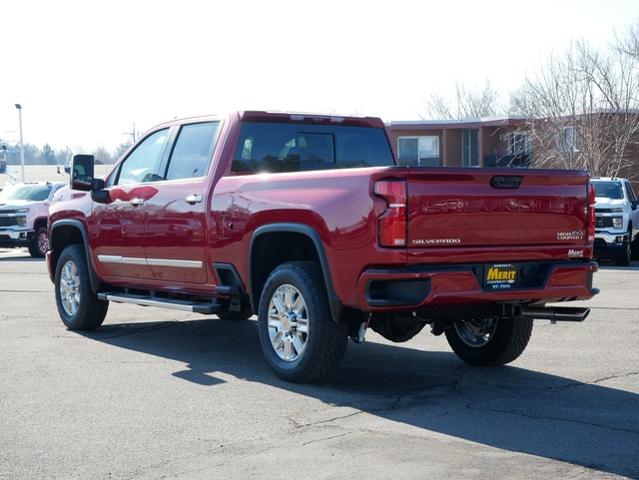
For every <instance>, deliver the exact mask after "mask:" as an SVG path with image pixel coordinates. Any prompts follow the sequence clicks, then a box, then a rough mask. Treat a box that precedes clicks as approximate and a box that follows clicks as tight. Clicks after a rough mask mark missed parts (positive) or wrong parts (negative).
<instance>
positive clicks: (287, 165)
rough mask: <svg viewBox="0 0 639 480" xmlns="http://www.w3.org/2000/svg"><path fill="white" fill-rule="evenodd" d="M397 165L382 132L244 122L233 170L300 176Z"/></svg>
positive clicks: (373, 129)
mask: <svg viewBox="0 0 639 480" xmlns="http://www.w3.org/2000/svg"><path fill="white" fill-rule="evenodd" d="M393 164H394V162H393V155H392V153H391V150H390V146H389V144H388V141H387V139H386V135H385V133H384V130H383V129H381V128H370V127H351V126H341V125H339V126H332V125H309V124H293V123H267V122H244V123H242V127H241V129H240V138H239V141H238V144H237V148H236V150H235V155H234V157H233V165H232V170H233V172H237V173H257V172H260V173H272V172H299V171H309V170H329V169H334V168H358V167H379V166H392V165H393Z"/></svg>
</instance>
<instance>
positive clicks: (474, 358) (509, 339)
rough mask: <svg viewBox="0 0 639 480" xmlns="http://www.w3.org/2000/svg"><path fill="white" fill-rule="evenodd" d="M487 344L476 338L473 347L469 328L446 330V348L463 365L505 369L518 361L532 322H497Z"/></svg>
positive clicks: (503, 320) (461, 326) (520, 319)
mask: <svg viewBox="0 0 639 480" xmlns="http://www.w3.org/2000/svg"><path fill="white" fill-rule="evenodd" d="M495 322H496V324H495V326H494V329H493V330H492V333H491V334H490V336H489V338H488V340H486V339H483V341H482V339H481V337H477V341H476V344H475V345H472V343H473V342H472V339H473V337H472V333H470V334H469V333H467V332H468V330H469V327H468V324H466V323H465V322H457V323H456V324H455V325H454V326H453V327H450V328H449V329H447V330H446V340H448V344H449V345H450V347H451V348H452V349H453V351H454V352H455V353H456V354H457V356H458V357H459V358H461V359H462V360H463V361H464V362H466V363H468V364H470V365H477V366H494V365H505V364H507V363H510V362H512V361H513V360H515V359H516V358H517V357H519V356H520V355H521V354H522V353H523V351H524V350H525V349H526V346H527V345H528V341H529V340H530V334H531V333H532V327H533V323H532V322H533V321H532V320H531V319H523V318H516V319H511V318H509V319H496V320H495Z"/></svg>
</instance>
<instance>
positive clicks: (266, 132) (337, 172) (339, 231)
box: [47, 112, 597, 382]
mask: <svg viewBox="0 0 639 480" xmlns="http://www.w3.org/2000/svg"><path fill="white" fill-rule="evenodd" d="M71 173H72V174H71V180H70V183H71V185H70V187H71V188H70V189H63V191H62V192H60V193H59V194H58V195H57V196H56V198H55V200H54V202H53V205H52V206H51V210H50V221H49V251H48V253H47V263H48V268H49V273H50V276H51V279H52V281H53V282H54V283H55V296H56V302H57V307H58V311H59V314H60V317H61V319H62V321H63V323H64V324H65V325H66V326H67V328H70V329H95V328H97V327H99V326H100V325H101V324H102V322H103V320H104V317H105V315H106V313H107V308H108V305H109V302H125V303H133V304H138V305H147V306H148V305H151V306H159V307H167V308H174V309H180V310H186V311H191V312H198V313H203V314H216V315H218V316H219V317H221V318H223V319H228V320H243V319H247V318H249V317H250V316H251V315H253V314H256V315H257V317H258V325H259V328H258V331H259V337H260V343H261V346H262V349H263V352H264V355H265V357H266V360H267V361H268V363H269V365H270V367H271V368H272V369H273V370H274V371H275V373H276V374H277V375H279V376H280V377H282V378H284V379H286V380H290V381H298V382H302V381H312V380H316V379H319V378H321V377H324V376H325V375H327V374H329V373H330V372H331V371H332V370H334V369H335V368H336V367H338V366H339V364H340V362H341V360H342V358H343V355H344V352H345V348H346V344H347V340H348V337H350V338H351V339H353V340H354V341H356V342H361V341H363V339H364V334H365V332H366V329H367V328H368V327H371V328H372V329H373V330H375V331H376V332H378V333H380V334H381V335H383V336H384V337H386V338H388V339H390V340H392V341H396V342H403V341H406V340H408V339H410V338H412V337H413V336H414V335H415V334H417V333H418V332H419V331H420V330H422V328H424V326H425V325H429V326H430V327H431V330H432V332H433V333H435V334H441V333H444V334H445V336H446V338H447V340H448V342H449V344H450V346H451V347H452V349H453V350H454V351H455V353H456V354H457V355H458V356H459V357H460V358H461V359H463V360H464V361H466V362H468V363H470V364H474V365H500V364H505V363H508V362H511V361H512V360H514V359H515V358H517V357H518V356H519V355H520V354H521V353H522V352H523V350H524V348H525V347H526V344H527V343H528V339H529V337H530V334H531V330H532V321H533V319H546V320H551V321H556V320H567V321H581V320H583V319H584V318H585V317H586V315H587V314H588V309H585V308H575V307H572V308H571V307H557V306H555V307H551V306H547V305H546V304H547V303H551V302H553V303H555V302H565V301H570V300H584V299H589V298H591V297H592V296H593V295H594V294H596V293H597V290H596V289H594V288H593V287H592V277H593V272H595V271H596V270H597V265H596V263H593V262H592V260H591V258H592V249H593V238H594V233H595V215H594V214H595V211H594V202H595V196H594V192H593V191H592V190H591V189H589V186H588V175H587V173H586V172H582V171H561V170H552V171H551V170H528V169H525V170H524V169H521V170H519V169H484V168H419V167H402V166H397V165H396V161H395V159H394V156H393V153H392V150H391V147H390V145H389V141H388V137H387V135H386V131H385V128H384V124H383V123H382V121H381V120H379V119H376V118H369V117H367V118H353V117H335V116H315V115H295V114H281V113H277V114H276V113H267V112H242V113H235V114H233V115H230V116H228V117H226V118H222V119H221V118H212V117H202V118H192V119H186V120H176V121H172V122H169V123H166V124H162V125H159V126H157V127H155V128H154V129H152V130H151V131H149V132H148V133H147V134H146V135H145V136H144V137H143V138H142V139H141V140H140V141H139V142H137V144H136V145H134V146H132V147H131V148H130V149H129V150H128V151H127V152H125V154H124V155H123V156H122V158H121V159H120V160H119V161H118V162H117V164H116V165H114V167H113V169H112V170H111V171H110V172H109V173H108V174H107V175H106V177H105V178H104V179H98V178H94V175H93V158H92V157H91V156H82V155H78V156H76V157H75V158H74V160H73V165H72V172H71ZM229 328H231V327H230V326H229Z"/></svg>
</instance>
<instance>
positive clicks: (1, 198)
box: [0, 182, 65, 257]
mask: <svg viewBox="0 0 639 480" xmlns="http://www.w3.org/2000/svg"><path fill="white" fill-rule="evenodd" d="M64 185H65V184H64V183H50V182H38V183H20V184H16V185H8V186H5V188H4V189H3V190H2V192H0V247H10V248H12V247H28V249H29V253H30V254H31V256H32V257H44V255H45V253H46V252H47V248H48V236H47V235H48V233H47V219H48V217H49V205H50V203H51V200H52V199H53V195H54V194H55V192H56V191H57V190H58V189H60V188H61V187H63V186H64Z"/></svg>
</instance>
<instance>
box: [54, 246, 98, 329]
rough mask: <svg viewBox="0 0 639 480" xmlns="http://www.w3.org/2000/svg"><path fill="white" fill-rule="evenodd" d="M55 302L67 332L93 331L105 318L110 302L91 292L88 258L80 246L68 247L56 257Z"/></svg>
mask: <svg viewBox="0 0 639 480" xmlns="http://www.w3.org/2000/svg"><path fill="white" fill-rule="evenodd" d="M55 302H56V305H57V307H58V313H59V315H60V319H61V320H62V323H64V325H65V326H66V327H67V328H68V329H69V330H95V329H96V328H98V327H99V326H100V325H102V322H103V321H104V317H106V313H107V310H108V308H109V302H106V301H103V300H100V299H98V297H97V296H96V295H95V294H94V293H93V290H92V288H91V279H90V278H89V267H88V265H87V257H86V255H85V253H84V249H83V248H82V246H81V245H69V246H68V247H66V248H65V249H64V250H62V253H61V254H60V258H58V263H57V265H56V271H55Z"/></svg>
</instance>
